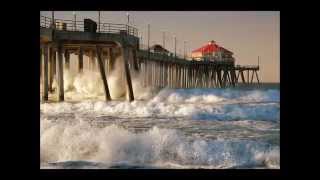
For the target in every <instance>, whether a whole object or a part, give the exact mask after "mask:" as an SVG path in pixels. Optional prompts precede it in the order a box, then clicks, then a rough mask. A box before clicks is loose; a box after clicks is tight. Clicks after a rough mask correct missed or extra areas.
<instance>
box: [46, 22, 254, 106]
mask: <svg viewBox="0 0 320 180" xmlns="http://www.w3.org/2000/svg"><path fill="white" fill-rule="evenodd" d="M54 22H55V23H57V22H60V23H62V24H64V25H65V26H64V28H62V29H59V28H56V27H55V23H53V22H52V19H51V18H48V17H44V16H41V17H40V78H41V83H42V87H43V89H42V100H43V101H48V94H49V93H55V92H53V89H52V83H53V79H54V77H56V79H57V85H58V88H57V93H58V100H59V101H64V82H63V74H64V72H63V70H64V69H70V66H71V64H70V55H71V54H74V55H77V56H78V67H77V69H78V72H79V73H83V67H84V62H83V56H84V55H85V56H87V57H89V69H90V70H92V71H95V70H97V71H99V72H100V75H101V78H102V82H103V85H104V92H105V97H106V98H105V99H106V101H109V100H111V97H110V92H109V89H110V88H109V85H108V81H107V77H108V75H109V74H110V72H111V71H112V70H113V69H114V68H115V61H116V59H118V60H119V59H122V60H123V68H122V69H123V73H122V74H123V75H124V78H125V85H126V97H127V100H129V101H133V100H134V93H133V89H132V77H131V76H132V73H139V74H140V75H141V76H140V77H142V78H143V80H142V85H143V86H144V87H158V88H163V87H170V88H226V87H235V86H236V85H237V84H238V83H239V81H240V80H241V81H242V82H243V83H246V84H251V83H253V79H254V76H255V77H256V80H257V82H258V83H259V78H258V73H257V71H259V66H239V65H235V64H234V61H228V60H224V61H192V60H186V59H183V58H179V57H173V56H169V55H167V54H161V53H152V52H150V50H143V49H141V48H140V47H139V37H138V30H137V29H136V28H134V27H131V26H128V25H125V24H111V23H100V24H99V29H100V31H99V32H86V31H85V28H84V24H83V22H81V21H79V22H78V21H77V22H73V21H70V20H58V19H55V20H54ZM118 57H122V58H118ZM250 72H251V80H250V79H249V78H250V77H249V76H250ZM245 74H246V75H247V79H246V78H245ZM239 76H240V77H241V79H239Z"/></svg>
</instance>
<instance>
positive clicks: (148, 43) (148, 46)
mask: <svg viewBox="0 0 320 180" xmlns="http://www.w3.org/2000/svg"><path fill="white" fill-rule="evenodd" d="M149 51H150V24H148V52H149Z"/></svg>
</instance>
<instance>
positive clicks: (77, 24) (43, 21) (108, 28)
mask: <svg viewBox="0 0 320 180" xmlns="http://www.w3.org/2000/svg"><path fill="white" fill-rule="evenodd" d="M52 25H53V23H52V18H49V17H46V16H40V28H52ZM54 26H55V28H56V29H58V30H63V31H79V32H84V21H74V20H64V19H54ZM121 32H126V33H127V34H129V35H133V36H138V29H137V28H135V27H132V26H129V25H127V24H114V23H100V29H99V24H97V33H121Z"/></svg>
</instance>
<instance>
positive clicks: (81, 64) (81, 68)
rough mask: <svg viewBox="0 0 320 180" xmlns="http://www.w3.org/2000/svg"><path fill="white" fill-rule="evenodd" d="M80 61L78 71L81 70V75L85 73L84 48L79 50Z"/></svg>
mask: <svg viewBox="0 0 320 180" xmlns="http://www.w3.org/2000/svg"><path fill="white" fill-rule="evenodd" d="M78 60H79V66H78V70H79V73H82V72H83V49H82V47H80V48H79V55H78Z"/></svg>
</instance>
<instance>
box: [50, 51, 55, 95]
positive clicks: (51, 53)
mask: <svg viewBox="0 0 320 180" xmlns="http://www.w3.org/2000/svg"><path fill="white" fill-rule="evenodd" d="M53 54H54V49H53V47H52V46H51V47H50V48H49V92H53V89H52V83H53V76H54V70H55V69H54V66H55V63H54V61H55V59H54V56H53Z"/></svg>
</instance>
